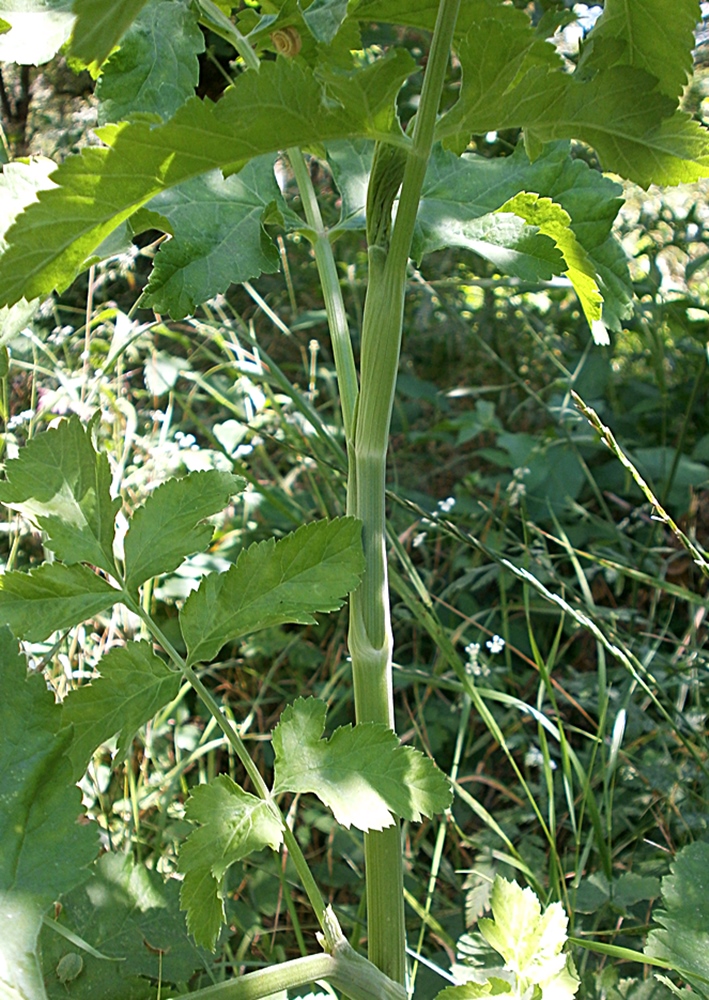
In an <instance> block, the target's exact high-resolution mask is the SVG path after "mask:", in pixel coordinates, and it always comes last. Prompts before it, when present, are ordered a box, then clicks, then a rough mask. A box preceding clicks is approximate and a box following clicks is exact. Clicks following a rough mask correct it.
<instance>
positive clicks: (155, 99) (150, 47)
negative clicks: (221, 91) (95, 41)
mask: <svg viewBox="0 0 709 1000" xmlns="http://www.w3.org/2000/svg"><path fill="white" fill-rule="evenodd" d="M203 51H204V35H203V34H202V32H201V31H200V29H199V25H198V23H197V17H196V15H195V13H194V11H193V10H192V9H191V8H190V6H189V5H188V4H187V3H183V2H182V0H152V2H151V3H149V4H148V5H147V7H144V8H143V10H141V12H140V13H139V14H138V16H137V17H136V19H135V21H134V22H133V24H132V25H131V26H130V28H129V29H128V31H127V32H126V34H125V35H124V36H123V38H122V39H121V46H120V48H119V49H118V50H117V51H116V52H114V53H113V55H111V57H110V58H109V59H108V61H107V62H106V64H105V65H104V67H103V72H102V73H101V76H100V77H99V80H98V83H97V85H96V97H97V98H98V100H99V108H98V113H99V122H100V123H101V124H104V123H105V122H117V121H122V120H123V119H125V118H129V117H130V116H131V115H133V114H135V113H136V112H140V113H142V114H155V115H158V116H159V117H160V118H162V119H163V120H164V119H167V118H169V117H170V116H171V115H173V114H174V113H175V112H176V111H177V109H178V108H179V107H180V106H181V105H182V104H184V103H185V101H186V100H187V98H188V97H191V96H192V95H193V94H194V89H195V87H196V85H197V81H198V79H199V62H198V60H197V56H198V55H199V54H200V52H203Z"/></svg>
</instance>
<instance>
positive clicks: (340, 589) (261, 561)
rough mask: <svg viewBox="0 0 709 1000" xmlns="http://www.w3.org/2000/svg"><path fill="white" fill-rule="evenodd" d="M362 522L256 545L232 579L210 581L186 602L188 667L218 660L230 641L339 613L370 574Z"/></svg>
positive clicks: (310, 528)
mask: <svg viewBox="0 0 709 1000" xmlns="http://www.w3.org/2000/svg"><path fill="white" fill-rule="evenodd" d="M360 532H361V528H360V523H359V521H357V520H356V519H355V518H351V517H343V518H337V519H335V520H333V521H316V522H314V523H312V524H306V525H303V527H302V528H299V529H298V530H297V531H296V532H294V533H293V534H291V535H287V536H286V537H285V538H282V539H280V541H276V540H275V539H273V538H269V539H268V540H267V541H265V542H259V543H258V544H254V545H251V546H250V547H249V548H248V549H245V550H244V551H243V552H242V553H241V554H240V556H239V558H238V560H237V562H236V565H234V566H232V567H231V569H229V570H227V572H226V573H220V574H216V573H213V574H211V575H210V576H207V577H205V578H204V579H203V580H202V583H201V584H200V586H199V589H198V590H196V591H194V593H192V594H191V595H190V596H189V598H188V599H187V601H186V603H185V606H184V608H183V609H182V612H181V614H180V626H181V628H182V634H183V636H184V638H185V642H186V644H187V649H188V651H189V656H188V662H189V663H190V664H192V663H198V662H200V661H201V660H211V659H213V658H214V657H215V656H216V655H217V653H218V652H219V650H220V649H221V648H222V646H223V645H224V644H225V643H226V642H228V641H229V640H230V639H234V638H236V637H237V636H240V635H245V634H246V633H248V632H255V631H257V630H258V629H262V628H269V627H271V626H273V625H282V624H283V623H285V622H294V623H298V624H301V625H307V624H311V623H313V622H314V621H315V618H314V617H313V616H314V614H315V613H316V612H318V611H336V610H337V609H338V608H341V607H342V603H343V601H344V599H345V597H346V596H347V594H348V593H349V592H350V591H351V590H353V589H354V588H355V587H356V586H357V584H358V583H359V578H360V574H361V573H362V570H363V568H364V558H363V556H362V546H361V541H360Z"/></svg>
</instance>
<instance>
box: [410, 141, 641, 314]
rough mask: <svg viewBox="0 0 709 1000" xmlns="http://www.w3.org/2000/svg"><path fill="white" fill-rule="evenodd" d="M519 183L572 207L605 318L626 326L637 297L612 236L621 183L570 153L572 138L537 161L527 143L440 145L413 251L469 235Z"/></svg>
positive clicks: (574, 230)
mask: <svg viewBox="0 0 709 1000" xmlns="http://www.w3.org/2000/svg"><path fill="white" fill-rule="evenodd" d="M520 190H522V191H525V190H526V191H534V192H536V193H538V194H539V195H541V196H542V197H550V198H551V199H552V200H553V201H554V202H556V203H558V204H559V205H561V207H562V208H563V209H564V210H565V211H566V212H567V213H568V214H569V216H570V217H571V221H570V227H571V232H572V233H573V235H574V236H575V237H576V240H577V241H578V243H580V244H581V246H582V248H583V252H584V253H585V254H586V256H587V258H588V259H589V263H590V265H591V267H592V269H593V271H594V272H595V273H596V275H597V280H598V282H599V284H600V288H601V294H602V295H603V297H604V306H603V320H604V322H605V324H606V325H607V326H608V327H610V328H611V329H613V330H617V329H620V324H621V320H622V319H623V318H625V317H626V316H627V314H628V311H629V308H630V302H631V299H632V284H631V282H630V276H629V274H628V268H627V263H626V257H625V254H624V252H623V250H622V248H621V247H620V244H618V243H617V241H616V240H615V239H614V238H613V237H612V236H611V229H612V225H613V220H614V218H615V216H616V214H617V212H618V209H619V207H620V205H621V203H622V202H621V200H620V198H619V197H618V196H619V194H620V193H621V188H620V186H619V185H618V184H615V183H614V182H613V181H611V180H609V179H608V178H607V177H604V176H603V175H602V174H601V173H599V172H598V171H597V170H592V169H591V168H590V167H589V166H588V165H587V164H586V163H584V162H583V161H582V160H574V159H571V157H570V155H569V146H568V144H567V143H565V142H559V143H554V144H549V145H548V146H547V147H546V148H545V150H544V153H543V155H542V156H540V157H539V158H538V159H537V160H535V161H534V163H530V161H529V159H528V157H527V155H526V153H525V151H524V147H523V146H522V145H521V144H520V145H519V146H518V147H517V148H516V150H515V152H514V153H513V155H512V156H507V157H502V158H496V159H487V158H485V157H482V156H476V155H464V156H462V157H457V156H454V155H453V154H452V153H448V152H446V151H445V150H443V149H441V147H440V146H438V147H436V148H435V149H434V152H433V156H432V157H431V161H430V163H429V167H428V171H427V173H426V179H425V182H424V187H423V192H422V200H421V204H420V206H419V213H418V218H417V223H416V231H415V234H414V243H413V251H412V252H413V255H414V257H415V258H416V259H417V260H418V259H420V258H421V256H422V255H423V254H424V253H428V252H429V251H430V250H433V249H437V248H438V247H440V246H444V245H446V241H447V240H448V239H449V237H450V238H452V237H453V236H456V234H458V235H457V236H456V238H457V239H462V238H463V235H461V234H465V233H466V230H468V227H469V225H470V222H471V220H474V219H477V218H479V217H481V216H484V215H486V214H487V213H490V212H494V211H496V210H497V209H499V208H500V207H501V206H503V205H504V204H505V203H507V202H508V201H509V200H510V199H512V198H513V197H514V196H515V195H516V194H517V193H518V192H519V191H520ZM562 270H563V267H562Z"/></svg>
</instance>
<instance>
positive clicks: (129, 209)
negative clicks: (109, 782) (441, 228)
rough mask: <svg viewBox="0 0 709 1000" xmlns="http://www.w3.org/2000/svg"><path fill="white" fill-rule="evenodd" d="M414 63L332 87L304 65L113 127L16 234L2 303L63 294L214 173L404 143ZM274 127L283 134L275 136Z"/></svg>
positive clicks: (62, 174) (336, 80)
mask: <svg viewBox="0 0 709 1000" xmlns="http://www.w3.org/2000/svg"><path fill="white" fill-rule="evenodd" d="M412 67H413V61H412V59H411V57H410V56H409V55H408V54H407V53H405V52H403V51H402V50H401V49H398V50H396V51H395V52H394V53H393V54H392V55H391V56H390V57H387V58H384V59H381V60H378V61H377V62H375V63H374V64H372V65H371V66H367V67H365V68H364V69H362V70H359V71H357V72H355V73H351V74H348V73H341V74H339V75H337V76H333V77H332V78H329V79H328V81H327V86H325V85H324V84H323V83H322V82H321V81H320V80H319V79H317V78H316V77H315V75H314V74H313V72H312V71H311V70H310V69H309V68H308V67H307V66H305V65H303V64H302V63H300V62H299V61H297V60H292V61H290V62H289V61H288V60H285V59H278V60H276V62H270V63H264V65H263V66H262V67H261V71H260V72H259V73H243V74H241V76H239V77H238V78H237V80H236V82H235V84H234V86H233V87H230V88H229V90H228V91H227V92H226V94H225V96H224V97H223V98H222V99H221V100H220V101H219V102H218V103H217V104H216V105H213V104H212V103H211V102H202V101H199V100H198V99H197V98H193V99H192V100H190V101H188V102H187V103H186V104H185V105H183V106H182V107H181V108H180V109H179V110H178V111H177V113H176V114H175V116H174V117H173V118H172V119H170V121H168V122H166V123H165V124H164V125H160V126H155V127H151V126H150V125H148V124H147V123H145V122H136V123H134V124H130V125H123V126H118V127H114V126H105V127H104V128H103V129H101V130H100V135H101V138H102V139H103V140H104V141H105V142H107V143H108V144H109V145H110V147H111V148H110V149H97V148H91V149H85V150H84V151H83V152H82V153H81V155H80V156H74V157H69V158H68V159H67V160H65V161H64V163H63V164H62V166H61V167H60V168H59V170H58V171H57V174H56V176H55V180H56V181H57V183H58V184H59V185H61V186H60V187H59V188H56V189H54V190H53V191H45V192H42V194H41V195H40V200H39V203H38V204H36V205H33V206H31V207H30V208H29V209H28V210H27V211H26V212H25V213H24V214H23V215H22V216H21V217H20V219H18V221H17V222H16V223H15V225H14V226H13V227H12V229H11V230H10V231H9V233H8V242H9V243H10V248H9V249H8V251H7V252H6V253H5V254H3V256H2V257H0V304H3V303H6V304H8V305H10V304H12V303H13V302H15V301H17V299H18V298H20V297H21V296H22V295H24V296H25V297H26V298H31V297H33V296H35V295H43V294H48V293H49V292H50V291H51V290H52V289H53V288H55V287H56V288H62V289H63V288H65V287H66V286H67V285H68V284H69V283H70V282H71V281H72V280H73V278H74V276H75V274H76V273H77V272H78V270H80V269H81V267H82V266H84V263H85V261H86V260H87V259H88V258H89V257H90V255H91V253H92V251H93V250H95V248H96V247H97V246H98V245H99V244H100V243H101V242H102V241H103V240H104V239H105V238H106V237H107V236H108V235H109V233H111V232H112V231H113V230H114V229H116V228H117V227H118V226H119V225H120V224H121V223H122V222H123V221H124V220H125V219H127V218H128V217H129V216H131V215H132V214H133V213H134V212H135V211H136V210H137V209H138V208H140V207H141V206H142V205H144V204H145V203H146V202H148V201H149V200H150V199H151V198H153V197H155V195H157V194H158V193H159V192H160V191H163V190H165V189H166V188H169V187H173V186H175V185H177V184H181V183H182V182H184V181H186V180H189V179H190V178H192V177H196V176H198V175H199V174H202V173H206V172H207V171H209V170H214V169H215V168H217V167H228V169H229V172H232V173H233V172H234V171H235V170H237V169H239V168H240V167H242V166H243V165H244V164H245V163H246V162H247V161H248V160H250V159H252V158H253V157H255V156H260V155H261V154H264V153H270V152H276V151H277V150H279V149H282V148H284V147H288V146H308V145H312V144H313V143H318V142H324V141H326V140H328V139H342V138H350V137H355V138H356V137H367V136H368V137H371V138H375V139H376V138H385V139H389V140H392V141H396V142H399V143H400V144H403V143H404V142H405V141H406V140H405V139H404V137H403V136H402V133H401V128H400V126H399V124H398V120H397V118H396V114H395V97H396V94H397V92H398V90H399V88H400V86H401V84H402V82H403V81H404V79H405V78H406V77H407V75H408V74H409V73H410V72H411V69H412ZM274 122H277V124H278V127H277V128H274V127H273V125H274Z"/></svg>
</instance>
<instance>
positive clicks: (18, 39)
mask: <svg viewBox="0 0 709 1000" xmlns="http://www.w3.org/2000/svg"><path fill="white" fill-rule="evenodd" d="M71 6H72V4H71V0H49V2H46V0H0V16H2V20H3V21H4V22H5V23H6V24H9V25H10V30H9V31H5V32H2V33H0V62H15V63H20V64H22V65H25V66H28V65H29V66H41V65H42V64H43V63H46V62H49V60H50V59H53V58H54V56H55V55H56V54H57V52H58V51H59V49H60V48H61V47H62V45H64V43H65V42H66V41H67V40H68V38H69V35H70V34H71V29H72V26H73V24H74V20H75V17H74V14H72V12H71Z"/></svg>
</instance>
